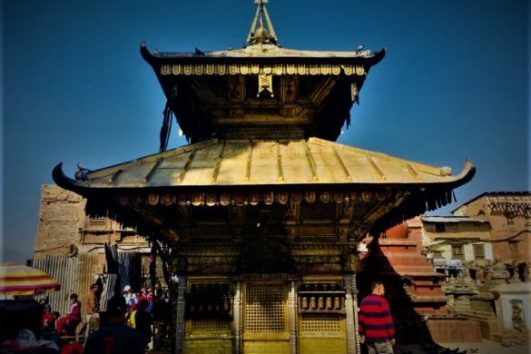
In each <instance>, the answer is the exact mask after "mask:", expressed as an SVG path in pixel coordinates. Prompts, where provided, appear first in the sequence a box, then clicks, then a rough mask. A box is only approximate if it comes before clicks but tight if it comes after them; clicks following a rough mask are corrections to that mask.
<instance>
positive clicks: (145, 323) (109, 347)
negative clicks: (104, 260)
mask: <svg viewBox="0 0 531 354" xmlns="http://www.w3.org/2000/svg"><path fill="white" fill-rule="evenodd" d="M100 293H101V287H100V285H99V284H96V283H94V284H91V286H90V290H89V291H88V293H87V295H86V297H85V299H84V300H85V301H84V302H83V304H82V302H81V301H80V299H79V296H78V294H75V293H72V294H71V295H70V296H69V299H70V303H69V310H68V312H67V313H66V314H64V315H61V314H60V313H59V312H57V311H53V310H52V308H51V306H50V304H49V302H48V299H47V298H42V299H40V300H39V303H40V307H41V308H42V314H41V318H40V323H39V324H38V325H36V326H33V328H31V329H29V328H28V329H27V331H19V332H18V334H17V336H15V337H14V338H11V339H10V340H6V341H4V343H2V345H1V346H0V353H16V352H21V351H22V352H24V353H33V352H34V353H60V354H83V353H105V354H113V353H145V352H147V350H148V349H149V348H150V347H151V342H152V335H153V310H154V300H155V299H154V294H153V290H152V288H147V289H145V288H142V289H140V291H138V292H134V291H133V289H132V287H131V286H129V285H127V286H125V287H124V289H123V293H122V294H117V295H115V296H113V297H112V298H111V299H109V300H108V302H107V306H106V309H105V311H101V310H102V309H101V308H100ZM83 307H84V309H83ZM82 309H83V310H84V311H85V315H86V316H85V319H84V321H83V319H82V313H83V312H82ZM31 348H33V349H35V350H34V351H28V349H31Z"/></svg>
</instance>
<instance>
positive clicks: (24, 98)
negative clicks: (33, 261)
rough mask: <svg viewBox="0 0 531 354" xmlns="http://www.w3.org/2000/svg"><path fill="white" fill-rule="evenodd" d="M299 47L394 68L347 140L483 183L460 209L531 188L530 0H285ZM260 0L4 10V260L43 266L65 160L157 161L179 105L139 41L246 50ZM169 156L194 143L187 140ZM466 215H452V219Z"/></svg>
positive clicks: (285, 38)
mask: <svg viewBox="0 0 531 354" xmlns="http://www.w3.org/2000/svg"><path fill="white" fill-rule="evenodd" d="M268 8H269V11H270V14H271V17H272V21H273V24H274V26H275V29H276V32H277V35H278V37H279V40H280V43H281V44H282V45H283V46H284V47H289V48H296V49H315V50H354V49H355V48H356V47H357V46H358V45H359V44H363V45H365V48H368V49H373V50H379V49H381V48H383V47H385V48H386V49H387V51H388V55H387V56H386V58H385V59H384V60H383V61H382V62H381V63H380V64H378V65H377V66H375V67H374V68H373V69H372V70H371V72H370V73H369V76H368V79H367V81H366V83H365V86H364V87H363V89H362V91H361V96H360V105H359V106H355V107H354V108H353V111H352V124H351V127H350V129H348V130H347V131H346V132H345V134H343V135H342V136H341V137H340V139H339V141H340V142H341V143H345V144H350V145H355V146H358V147H361V148H365V149H369V150H376V151H380V152H384V153H387V154H391V155H394V156H397V157H402V158H406V159H410V160H415V161H419V162H423V163H427V164H432V165H437V166H450V167H452V168H453V170H454V173H459V172H460V171H461V169H462V167H463V165H464V162H465V159H470V160H471V161H472V162H473V163H474V164H475V165H476V166H477V175H476V177H475V178H474V179H473V180H472V182H470V183H469V184H467V185H465V186H463V187H461V188H459V189H458V190H457V193H456V194H457V198H458V203H462V202H465V201H467V200H468V199H470V198H472V197H474V196H476V195H478V194H480V193H482V192H484V191H504V190H505V191H516V190H528V189H529V182H530V180H529V169H528V167H529V146H528V135H529V124H528V121H529V110H530V107H529V81H530V76H529V72H528V65H529V24H528V21H529V18H530V17H531V16H530V9H529V5H528V3H527V1H525V0H511V1H507V0H429V1H426V0H401V1H396V0H378V1H358V0H329V1H317V0H305V1H303V0H271V2H270V3H269V6H268ZM254 11H255V5H254V4H253V3H252V1H251V0H232V1H231V0H227V1H219V0H217V1H214V0H203V1H183V0H151V1H146V0H127V1H125V0H116V1H102V0H100V1H65V0H63V1H57V0H46V1H42V0H17V1H7V0H6V1H3V2H2V16H3V18H2V21H1V22H2V27H3V28H2V32H3V37H2V39H3V45H2V49H3V50H2V64H3V65H2V68H3V72H2V83H3V87H2V100H3V102H2V103H3V104H2V107H3V112H2V114H3V127H2V130H3V139H2V145H3V146H2V148H3V165H2V168H3V175H2V182H3V197H2V198H1V200H2V202H3V205H2V215H3V228H2V232H3V243H4V247H3V254H4V256H5V259H7V260H17V261H21V260H23V259H25V258H27V257H30V256H31V251H32V248H33V243H34V239H35V234H36V230H37V225H38V222H39V197H40V195H39V192H40V186H41V185H42V184H47V183H52V179H51V171H52V168H53V167H54V165H55V164H57V163H58V162H64V164H65V170H66V172H67V173H68V174H69V175H73V173H74V170H75V166H76V163H77V162H80V163H82V164H83V165H84V166H85V167H88V168H91V169H96V168H100V167H105V166H108V165H110V164H115V163H119V162H123V161H126V160H130V159H133V158H137V157H140V156H144V155H148V154H152V153H155V152H157V149H158V143H159V142H158V134H159V129H160V123H161V120H162V110H163V108H164V103H165V99H164V97H163V94H162V91H161V90H160V87H159V84H158V82H157V80H156V77H155V75H154V73H153V72H152V69H151V67H149V66H148V65H147V64H146V63H145V62H144V61H143V60H142V58H141V57H140V54H139V44H140V43H141V42H142V41H144V40H145V41H146V42H147V44H148V47H149V48H150V49H154V48H158V49H160V50H161V51H193V50H194V48H195V47H198V48H200V49H202V50H218V49H225V48H227V47H234V48H237V47H240V46H242V44H243V43H244V41H245V38H246V36H247V32H248V30H249V27H250V24H251V21H252V18H253V15H254ZM173 133H174V134H173V138H172V140H171V141H170V148H173V147H177V146H180V145H183V144H184V143H185V142H184V140H182V139H180V138H178V136H177V129H175V127H174V130H173ZM456 205H458V204H455V203H454V204H453V205H452V206H450V207H446V208H444V209H442V210H440V211H439V214H441V213H448V212H449V211H450V210H451V209H453V207H455V206H456Z"/></svg>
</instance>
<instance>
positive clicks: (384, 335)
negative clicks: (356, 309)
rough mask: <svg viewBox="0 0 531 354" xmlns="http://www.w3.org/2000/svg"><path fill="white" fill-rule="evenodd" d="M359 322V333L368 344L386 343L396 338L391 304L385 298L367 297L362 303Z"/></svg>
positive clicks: (372, 295) (373, 295)
mask: <svg viewBox="0 0 531 354" xmlns="http://www.w3.org/2000/svg"><path fill="white" fill-rule="evenodd" d="M358 320H359V328H358V331H359V333H360V335H364V336H365V340H366V341H367V342H370V343H374V342H386V341H389V340H391V339H394V337H395V327H394V324H393V318H392V317H391V311H390V310H389V303H388V302H387V300H386V299H385V298H384V297H383V296H380V295H375V294H371V295H369V296H367V297H365V298H364V299H363V300H362V301H361V305H360V313H359V317H358Z"/></svg>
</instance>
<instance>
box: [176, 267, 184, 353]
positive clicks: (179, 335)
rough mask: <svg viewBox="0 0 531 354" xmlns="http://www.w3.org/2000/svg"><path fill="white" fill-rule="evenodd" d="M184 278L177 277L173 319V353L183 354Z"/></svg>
mask: <svg viewBox="0 0 531 354" xmlns="http://www.w3.org/2000/svg"><path fill="white" fill-rule="evenodd" d="M185 294H186V276H179V285H178V286H177V310H176V312H177V314H176V316H175V317H176V318H175V329H176V332H175V353H176V354H183V353H184V327H185V323H184V312H185V309H186V300H185Z"/></svg>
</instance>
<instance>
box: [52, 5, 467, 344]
mask: <svg viewBox="0 0 531 354" xmlns="http://www.w3.org/2000/svg"><path fill="white" fill-rule="evenodd" d="M266 2H267V1H266V0H257V1H256V3H257V9H256V15H255V17H254V20H253V22H252V25H251V29H250V31H249V34H248V37H247V43H246V45H245V47H243V48H241V49H231V50H225V51H212V52H208V51H201V50H199V49H196V50H195V51H194V52H191V53H174V52H159V51H150V50H149V49H148V47H147V46H146V45H145V44H142V45H141V47H140V52H141V55H142V57H143V58H144V60H145V61H146V62H147V63H148V64H149V65H150V66H151V67H152V68H153V70H154V72H155V75H156V77H157V79H158V81H159V82H160V85H161V87H162V90H163V91H164V94H165V96H166V98H167V102H166V107H165V109H164V116H163V124H162V128H161V134H160V137H161V143H160V151H159V152H158V153H156V154H153V155H150V156H146V157H142V158H138V159H135V160H131V161H128V162H124V163H121V164H117V165H114V166H110V167H104V168H101V169H97V170H92V171H79V173H77V174H76V177H75V178H69V177H67V176H65V175H64V173H63V171H62V167H61V165H58V166H56V167H55V169H54V171H53V178H54V181H55V182H56V183H57V184H58V185H59V186H60V187H62V188H65V189H68V190H70V191H74V192H76V193H78V194H80V195H81V196H83V197H84V198H86V200H87V205H86V210H87V213H89V214H91V215H96V216H97V215H105V216H110V217H112V218H113V219H115V220H117V221H119V222H120V223H122V224H123V225H125V226H127V227H134V228H135V229H136V230H138V232H139V233H140V234H142V235H145V236H146V237H147V238H148V239H149V240H150V242H151V244H152V245H153V246H154V248H156V249H157V252H158V253H159V255H160V256H161V257H162V259H164V263H165V268H164V269H165V272H166V275H167V277H168V279H170V280H169V282H170V283H171V279H173V280H177V279H178V280H177V281H175V283H174V286H173V287H172V288H171V289H172V302H173V304H174V311H173V312H174V313H173V317H172V328H173V333H174V345H173V350H174V352H175V353H186V354H188V353H205V352H216V353H227V354H228V353H238V354H239V353H245V354H248V353H291V354H295V353H301V354H310V353H321V354H323V353H334V354H340V353H349V354H354V353H358V352H359V351H360V347H359V341H358V338H357V335H356V333H355V328H356V321H357V314H356V313H357V312H356V293H357V291H356V272H357V260H358V257H357V247H358V243H359V242H360V241H361V240H362V239H363V238H364V237H365V236H366V235H367V234H371V235H375V236H377V235H379V234H380V233H382V232H383V231H385V230H386V229H388V228H389V227H392V226H394V225H397V224H400V223H402V222H403V221H404V220H406V219H409V218H411V217H414V216H416V215H419V214H421V213H423V212H425V211H427V210H432V209H435V208H438V207H440V206H443V205H446V204H447V203H449V202H450V201H451V199H452V191H453V190H454V189H455V188H457V187H459V186H461V185H463V184H465V183H467V182H468V181H469V180H470V179H471V178H472V177H473V175H474V172H475V169H474V167H473V166H472V165H471V164H470V163H466V164H465V167H464V169H463V171H462V172H461V173H460V174H458V175H455V176H454V175H452V171H451V169H450V168H448V167H434V166H429V165H425V164H420V163H417V162H412V161H407V160H403V159H399V158H395V157H392V156H388V155H385V154H381V153H377V152H373V151H367V150H363V149H359V148H355V147H351V146H346V145H342V144H339V143H336V142H335V140H336V139H337V137H338V136H339V134H340V132H341V128H342V127H343V126H344V125H347V126H348V124H349V123H350V110H351V108H352V106H353V103H355V102H357V101H358V96H359V93H360V90H361V89H362V87H363V83H364V82H365V79H366V77H367V75H368V73H369V71H370V70H371V68H372V67H373V66H374V65H376V64H377V63H378V62H380V61H381V60H382V59H383V58H384V56H385V50H380V51H377V52H374V53H373V52H371V51H369V50H364V49H360V50H356V51H348V52H347V51H342V52H338V51H306V50H294V49H287V48H283V47H281V46H280V45H279V41H278V38H277V36H276V33H275V31H274V28H273V25H272V22H271V19H270V16H269V13H268V11H267V8H266V6H265V3H266ZM174 117H175V119H176V121H177V123H178V125H179V127H180V129H181V130H182V132H183V134H184V135H185V136H186V138H187V139H188V141H189V142H190V143H189V144H188V145H185V146H182V147H179V148H176V149H171V150H168V149H167V144H168V137H169V134H170V127H171V123H172V120H173V119H174Z"/></svg>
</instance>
